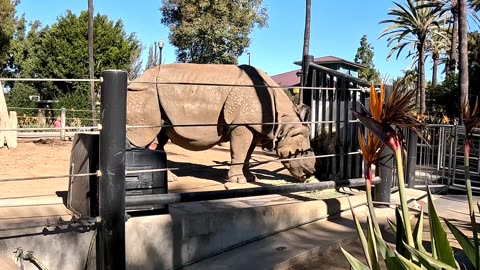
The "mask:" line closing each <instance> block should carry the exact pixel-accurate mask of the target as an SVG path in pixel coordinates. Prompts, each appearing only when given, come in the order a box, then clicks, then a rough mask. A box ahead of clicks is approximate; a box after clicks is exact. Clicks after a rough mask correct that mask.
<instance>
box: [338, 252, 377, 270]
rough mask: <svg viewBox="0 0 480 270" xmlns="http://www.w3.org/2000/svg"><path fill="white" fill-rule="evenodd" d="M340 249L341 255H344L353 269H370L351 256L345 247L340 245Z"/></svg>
mask: <svg viewBox="0 0 480 270" xmlns="http://www.w3.org/2000/svg"><path fill="white" fill-rule="evenodd" d="M340 249H341V250H342V253H343V256H345V258H346V259H347V261H348V263H349V264H350V266H351V267H352V269H353V270H370V269H369V268H368V267H367V266H366V265H364V264H363V263H362V262H360V261H359V260H357V259H356V258H355V257H353V256H352V255H351V254H350V253H348V252H347V251H346V250H345V249H343V248H342V247H340Z"/></svg>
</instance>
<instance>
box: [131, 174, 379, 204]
mask: <svg viewBox="0 0 480 270" xmlns="http://www.w3.org/2000/svg"><path fill="white" fill-rule="evenodd" d="M380 181H381V179H380V178H379V177H376V178H375V179H374V180H373V183H374V184H378V183H380ZM364 185H365V179H363V178H356V179H345V180H337V181H325V182H319V183H310V184H294V185H285V186H270V187H258V188H242V189H231V190H217V191H199V192H185V193H169V194H156V195H141V196H128V197H126V198H125V205H126V206H127V207H131V206H144V205H152V204H154V205H158V204H172V203H180V202H195V201H207V200H220V199H229V198H241V197H251V196H261V195H270V194H288V193H293V192H302V191H317V190H324V189H332V188H341V187H359V186H364Z"/></svg>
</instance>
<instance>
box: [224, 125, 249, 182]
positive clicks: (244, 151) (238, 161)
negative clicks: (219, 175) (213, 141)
mask: <svg viewBox="0 0 480 270" xmlns="http://www.w3.org/2000/svg"><path fill="white" fill-rule="evenodd" d="M253 139H254V136H253V132H252V131H251V130H250V129H248V128H247V127H245V126H239V127H235V128H234V129H233V130H232V131H231V132H230V155H231V162H232V165H231V166H230V170H229V171H228V175H227V180H228V181H229V182H234V183H239V184H243V183H246V182H247V181H253V180H254V179H255V176H254V175H253V174H252V173H251V172H250V170H249V166H248V162H249V161H250V156H251V154H252V152H253V149H254V148H255V146H254V142H253Z"/></svg>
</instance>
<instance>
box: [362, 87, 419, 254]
mask: <svg viewBox="0 0 480 270" xmlns="http://www.w3.org/2000/svg"><path fill="white" fill-rule="evenodd" d="M381 92H382V91H381ZM414 95H415V92H414V91H411V90H408V89H407V88H406V87H405V86H404V85H403V84H401V83H396V84H394V86H393V92H392V94H391V96H390V98H389V99H388V101H387V102H384V97H385V95H384V94H382V93H380V96H377V94H376V93H375V89H373V87H372V89H371V90H370V102H371V103H372V101H373V103H374V104H373V105H371V106H370V108H373V109H371V112H369V111H368V110H366V109H365V108H363V110H362V111H361V112H357V111H354V110H353V114H354V115H355V116H356V117H357V119H358V120H360V122H361V123H362V124H363V125H364V126H365V127H366V128H368V129H369V130H370V131H371V132H372V133H373V134H374V135H375V136H377V137H378V138H379V140H380V141H382V142H383V143H384V144H385V145H386V146H388V147H389V148H390V149H391V150H392V151H393V153H394V156H395V162H396V166H397V177H398V188H399V195H400V204H401V208H402V209H401V210H402V214H403V217H409V216H410V213H409V210H408V206H407V198H406V194H405V181H404V179H405V178H404V172H403V156H402V152H403V148H402V139H403V134H402V132H401V129H402V128H406V129H410V130H412V131H413V132H415V133H416V134H417V136H418V137H419V138H422V134H421V133H420V128H422V127H423V124H422V123H421V122H420V121H418V119H417V118H416V117H415V114H414V111H415V110H416V108H415V104H414V103H412V102H411V101H412V98H413V97H414ZM394 127H395V128H394ZM403 226H404V228H405V231H406V232H405V233H406V236H407V244H408V245H410V246H412V247H413V246H414V241H413V236H412V227H411V225H410V223H409V222H408V221H406V220H404V224H403Z"/></svg>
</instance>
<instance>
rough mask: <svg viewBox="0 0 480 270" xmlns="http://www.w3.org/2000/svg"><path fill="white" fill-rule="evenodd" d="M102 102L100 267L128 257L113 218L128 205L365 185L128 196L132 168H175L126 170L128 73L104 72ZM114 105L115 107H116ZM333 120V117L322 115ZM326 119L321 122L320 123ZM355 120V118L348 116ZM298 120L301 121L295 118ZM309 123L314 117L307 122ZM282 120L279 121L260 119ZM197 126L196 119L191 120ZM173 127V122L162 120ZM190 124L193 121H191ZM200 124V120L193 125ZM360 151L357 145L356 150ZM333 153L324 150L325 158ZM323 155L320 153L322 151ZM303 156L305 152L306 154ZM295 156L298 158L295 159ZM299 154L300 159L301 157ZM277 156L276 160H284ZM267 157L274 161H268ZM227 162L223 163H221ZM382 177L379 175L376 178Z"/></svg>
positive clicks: (119, 265)
mask: <svg viewBox="0 0 480 270" xmlns="http://www.w3.org/2000/svg"><path fill="white" fill-rule="evenodd" d="M102 77H103V78H104V80H103V83H102V104H101V115H102V116H103V117H102V119H101V122H102V129H101V130H100V161H101V163H100V171H101V176H100V180H99V185H100V194H99V209H100V217H101V223H100V227H99V234H98V238H97V241H98V242H97V247H102V248H99V249H98V250H97V267H98V268H99V269H125V261H124V260H119V258H124V256H125V224H124V223H122V222H116V223H114V222H112V221H113V220H116V221H118V220H125V207H126V206H142V205H152V204H153V205H158V204H170V203H176V202H187V201H201V200H214V199H224V198H235V197H246V196H258V195H267V194H286V193H292V192H301V191H313V190H322V189H327V188H339V187H357V186H363V185H365V180H364V179H363V178H354V179H348V180H338V181H326V182H321V183H310V184H292V185H285V186H274V187H258V188H246V189H235V190H225V191H206V192H189V193H178V194H155V195H141V196H127V197H126V196H125V176H126V175H128V174H129V173H133V172H135V173H139V172H148V171H160V170H169V169H172V168H163V169H162V168H158V169H154V170H135V171H126V170H125V160H122V159H121V158H119V157H121V156H123V155H124V154H125V139H126V136H125V132H126V119H125V116H126V92H127V78H126V73H124V72H121V71H105V72H104V74H103V75H102ZM113 104H115V106H113ZM323 121H332V120H323ZM323 121H319V122H320V123H321V122H323ZM345 122H356V120H351V121H345ZM297 123H298V122H297ZM309 123H310V122H309ZM258 124H278V123H258ZM192 125H193V124H192ZM162 126H169V125H162ZM187 126H191V125H187ZM195 126H201V125H195ZM143 127H145V128H146V127H151V126H140V125H137V126H133V125H132V126H128V127H127V128H143ZM355 150H358V149H355ZM343 154H344V155H360V153H359V152H358V151H356V152H354V151H352V152H349V153H346V152H345V153H343ZM327 156H335V154H326V155H323V157H327ZM318 157H322V156H318ZM302 158H303V157H302ZM293 159H295V158H293ZM297 159H301V158H297ZM282 160H283V159H278V160H276V161H282ZM267 162H272V160H269V161H267ZM223 165H224V164H223ZM379 182H380V179H379V178H376V179H375V183H379Z"/></svg>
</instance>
